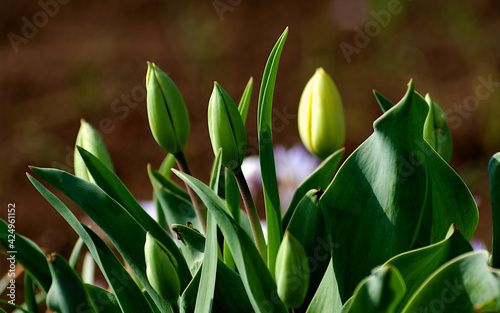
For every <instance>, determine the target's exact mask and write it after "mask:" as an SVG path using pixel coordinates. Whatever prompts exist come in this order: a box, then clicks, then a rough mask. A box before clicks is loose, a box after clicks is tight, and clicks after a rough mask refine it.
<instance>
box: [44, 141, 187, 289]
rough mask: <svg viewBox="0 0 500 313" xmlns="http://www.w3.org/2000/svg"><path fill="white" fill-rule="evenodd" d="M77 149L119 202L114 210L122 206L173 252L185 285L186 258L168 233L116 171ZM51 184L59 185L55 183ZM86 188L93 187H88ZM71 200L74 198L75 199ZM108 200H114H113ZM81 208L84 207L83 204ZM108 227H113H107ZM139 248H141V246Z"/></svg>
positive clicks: (102, 183)
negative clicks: (144, 207) (139, 201)
mask: <svg viewBox="0 0 500 313" xmlns="http://www.w3.org/2000/svg"><path fill="white" fill-rule="evenodd" d="M78 151H79V152H80V155H81V156H82V159H83V161H84V162H85V165H86V166H87V169H88V170H89V172H90V174H91V175H92V177H93V179H94V180H95V182H96V184H97V185H98V186H99V187H100V188H101V189H102V191H104V192H105V193H106V194H107V195H108V196H109V197H111V198H112V199H113V200H115V201H116V202H117V203H118V204H119V206H118V207H117V211H116V212H117V213H118V214H120V213H119V212H120V211H122V210H123V209H125V210H126V212H128V213H129V214H130V215H131V216H132V217H133V219H135V221H136V222H137V223H138V224H139V226H140V227H141V228H142V229H143V230H144V229H147V230H148V231H149V232H150V233H151V235H153V237H154V238H156V239H157V240H158V241H160V242H161V243H162V244H163V245H164V246H165V247H166V248H167V249H168V250H169V251H170V252H171V253H172V254H173V255H174V257H175V259H176V260H177V263H178V265H179V268H178V271H179V279H180V281H181V288H184V287H185V286H186V285H187V284H188V282H189V280H190V279H191V275H190V274H189V270H188V268H187V265H186V262H185V260H184V258H183V257H182V254H181V253H180V251H179V248H178V247H177V245H176V244H175V242H174V241H173V240H172V238H171V237H170V236H169V235H168V234H167V232H166V230H165V229H164V228H162V227H161V226H160V225H159V224H158V223H157V222H156V221H155V220H154V219H153V218H152V217H151V215H149V214H148V213H147V212H146V211H145V210H144V209H143V208H142V207H141V205H140V204H139V203H138V202H137V200H135V198H134V197H133V196H132V194H131V193H130V191H129V190H128V189H127V187H125V185H124V184H123V183H122V182H121V181H120V179H119V178H118V176H116V174H115V173H113V172H112V171H110V170H109V169H108V168H107V167H106V166H105V165H104V164H103V163H102V162H101V161H99V159H97V158H96V157H95V156H94V155H92V154H91V153H90V152H88V151H86V150H85V149H83V148H80V147H78ZM65 176H67V174H66V175H65ZM68 177H70V176H68ZM54 187H56V188H58V187H57V186H54ZM65 187H68V186H65ZM58 189H59V188H58ZM66 189H67V191H66V192H74V188H73V190H71V189H72V188H66ZM92 189H94V190H96V191H95V192H98V193H99V191H101V189H95V188H92ZM59 190H61V189H59ZM61 191H62V190H61ZM63 192H64V191H63ZM89 192H92V191H91V190H89ZM75 197H78V195H77V194H75ZM104 199H106V197H104ZM72 200H73V201H75V199H72ZM82 200H83V199H79V201H82ZM106 201H109V199H106ZM111 202H112V203H113V204H114V201H111ZM75 203H77V204H78V202H77V201H75ZM114 205H115V204H114ZM120 205H121V206H120ZM115 206H116V205H115ZM82 209H83V210H84V211H85V209H84V208H82ZM104 211H106V210H104ZM87 214H88V213H87ZM89 216H90V214H89ZM109 222H111V221H106V224H109ZM99 226H100V225H99ZM110 227H112V226H110ZM115 228H116V227H115ZM110 231H113V230H112V229H110ZM142 238H143V239H141V240H142V241H145V238H146V235H145V234H144V236H143V237H142ZM143 243H144V242H143ZM141 250H144V249H143V248H141Z"/></svg>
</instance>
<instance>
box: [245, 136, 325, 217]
mask: <svg viewBox="0 0 500 313" xmlns="http://www.w3.org/2000/svg"><path fill="white" fill-rule="evenodd" d="M274 159H275V161H276V177H277V179H278V188H279V193H280V201H281V209H282V211H283V212H284V211H286V209H287V208H288V204H289V203H290V201H291V200H292V197H293V194H294V192H295V190H296V189H297V187H298V186H299V184H300V183H301V182H302V181H303V180H304V179H306V178H307V177H308V176H309V175H310V174H311V173H312V172H313V171H314V169H316V167H317V166H318V165H319V160H318V159H317V158H316V157H314V156H313V155H311V154H310V153H309V152H308V151H307V150H306V149H305V148H304V146H302V145H300V144H296V145H295V146H293V147H292V148H290V149H286V148H285V147H283V146H276V147H275V148H274ZM241 169H242V170H243V173H244V174H245V177H246V178H247V181H248V186H249V188H250V191H251V192H252V196H254V197H255V196H256V195H257V192H259V191H260V190H262V180H261V174H260V163H259V157H258V156H251V157H247V158H245V160H244V161H243V164H242V166H241Z"/></svg>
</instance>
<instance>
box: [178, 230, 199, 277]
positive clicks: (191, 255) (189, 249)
mask: <svg viewBox="0 0 500 313" xmlns="http://www.w3.org/2000/svg"><path fill="white" fill-rule="evenodd" d="M172 230H173V232H174V233H175V236H176V237H177V240H178V241H179V247H180V248H181V250H182V254H183V255H184V257H185V259H186V262H187V264H188V267H189V271H190V272H191V275H192V276H194V275H195V274H196V272H198V268H199V267H200V266H201V263H202V261H203V253H204V250H205V237H204V236H203V235H202V234H201V233H200V231H199V230H195V229H193V228H191V227H188V226H185V225H180V224H173V225H172Z"/></svg>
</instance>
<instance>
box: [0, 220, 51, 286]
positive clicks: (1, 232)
mask: <svg viewBox="0 0 500 313" xmlns="http://www.w3.org/2000/svg"><path fill="white" fill-rule="evenodd" d="M13 239H15V240H14V241H12V240H13ZM9 240H11V241H10V242H9ZM12 242H14V243H15V246H12V247H11V246H10V245H11V244H12ZM0 244H1V245H2V246H3V247H4V248H5V249H6V250H7V253H8V252H9V251H13V249H15V251H16V253H14V254H15V256H14V258H15V260H16V262H19V264H21V265H22V266H23V267H24V269H25V270H26V271H27V272H28V273H30V274H31V275H32V276H33V279H34V280H35V281H36V284H37V285H38V286H39V287H40V289H41V290H42V291H43V292H44V293H45V294H46V293H47V292H48V291H49V288H50V284H51V282H52V278H51V275H50V271H49V266H48V265H47V260H46V258H45V254H44V253H43V252H42V250H41V249H40V248H39V247H38V246H37V245H36V244H35V243H34V242H33V241H31V240H30V239H28V238H26V237H24V236H22V235H19V234H18V233H15V232H12V233H10V232H9V226H8V225H7V223H6V222H5V221H4V220H1V219H0ZM10 258H11V256H9V257H7V262H9V264H10V262H11V260H13V259H10Z"/></svg>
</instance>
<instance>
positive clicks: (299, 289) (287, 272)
mask: <svg viewBox="0 0 500 313" xmlns="http://www.w3.org/2000/svg"><path fill="white" fill-rule="evenodd" d="M309 276H310V273H309V261H308V259H307V255H306V252H305V250H304V247H302V245H301V244H300V242H299V241H298V240H297V239H295V238H294V237H293V236H292V235H291V234H290V232H288V231H287V232H285V235H284V237H283V241H282V242H281V245H280V248H279V250H278V255H277V257H276V285H277V288H278V296H279V297H280V299H281V300H282V301H283V303H285V304H286V305H287V306H289V307H291V308H298V307H300V306H301V305H302V303H303V302H304V299H305V297H306V294H307V289H308V288H309Z"/></svg>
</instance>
